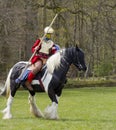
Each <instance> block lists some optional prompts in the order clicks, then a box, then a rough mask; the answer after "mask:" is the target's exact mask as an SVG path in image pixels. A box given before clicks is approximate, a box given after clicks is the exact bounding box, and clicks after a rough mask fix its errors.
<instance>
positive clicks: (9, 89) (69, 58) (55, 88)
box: [0, 46, 87, 119]
mask: <svg viewBox="0 0 116 130" xmlns="http://www.w3.org/2000/svg"><path fill="white" fill-rule="evenodd" d="M84 57H85V56H84V52H83V51H82V49H81V48H79V47H77V46H74V47H69V48H64V49H61V50H59V51H58V52H57V53H55V54H54V55H52V56H51V57H50V58H49V59H48V60H47V62H46V65H45V66H44V67H43V69H42V70H41V73H39V74H37V76H36V78H34V79H33V81H32V83H31V85H32V87H33V91H30V90H28V88H27V90H28V91H29V98H28V100H29V103H30V111H31V112H32V113H33V114H34V116H35V117H39V118H45V119H59V116H58V102H59V98H60V96H61V94H62V89H63V88H64V84H65V82H66V79H67V78H66V74H67V72H68V70H69V67H70V65H71V64H74V65H75V66H76V68H77V69H78V70H79V71H81V70H82V71H84V72H85V71H86V69H87V67H86V63H85V58H84ZM27 63H28V62H25V61H20V62H18V63H16V64H15V65H14V66H13V67H12V68H11V69H10V71H9V73H8V76H7V79H6V82H5V86H4V90H2V92H1V94H0V95H9V96H7V97H8V99H7V103H6V108H5V109H4V110H3V111H2V113H3V119H10V118H12V113H11V106H12V103H13V99H14V96H15V94H16V91H17V90H18V88H19V87H20V86H21V85H22V86H23V87H24V88H26V87H25V85H24V84H23V83H20V84H18V83H16V82H15V80H16V78H18V77H19V76H20V74H21V72H22V71H23V69H24V68H25V66H26V65H27ZM39 77H41V81H42V82H41V83H40V81H39V80H38V79H39ZM36 92H46V93H47V94H48V97H49V98H50V100H51V105H49V106H48V107H46V108H45V111H44V113H43V112H42V111H41V110H40V109H39V108H38V106H37V105H36V101H35V93H36Z"/></svg>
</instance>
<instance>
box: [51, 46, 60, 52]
mask: <svg viewBox="0 0 116 130" xmlns="http://www.w3.org/2000/svg"><path fill="white" fill-rule="evenodd" d="M58 50H60V47H59V46H58V45H56V44H54V45H53V47H52V49H51V54H54V53H56V52H57V51H58Z"/></svg>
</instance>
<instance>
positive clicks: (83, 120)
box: [0, 87, 116, 130]
mask: <svg viewBox="0 0 116 130" xmlns="http://www.w3.org/2000/svg"><path fill="white" fill-rule="evenodd" d="M27 98H28V92H27V91H18V92H17V94H16V96H15V99H14V102H13V107H12V114H13V119H10V120H3V119H2V113H0V130H6V129H7V130H116V87H106V88H105V87H100V88H94V87H93V88H78V89H64V90H63V93H62V96H61V99H60V102H59V108H58V112H59V117H60V119H59V120H46V119H40V118H36V117H34V116H33V115H32V114H30V112H29V104H28V100H27ZM36 101H37V105H38V106H39V108H40V109H41V110H42V111H44V108H45V107H46V106H47V105H48V104H50V103H51V102H50V100H49V98H48V96H47V95H46V94H45V93H37V94H36ZM5 105H6V99H5V98H3V97H0V110H2V109H4V107H5Z"/></svg>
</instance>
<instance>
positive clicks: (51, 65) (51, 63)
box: [46, 51, 61, 73]
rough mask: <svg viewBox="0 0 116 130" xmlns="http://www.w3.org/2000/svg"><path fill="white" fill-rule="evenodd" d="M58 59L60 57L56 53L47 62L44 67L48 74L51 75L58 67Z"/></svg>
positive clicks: (58, 53)
mask: <svg viewBox="0 0 116 130" xmlns="http://www.w3.org/2000/svg"><path fill="white" fill-rule="evenodd" d="M60 59H61V55H60V52H59V51H58V52H57V53H55V54H54V55H52V56H51V57H50V58H49V59H48V60H47V62H46V65H47V68H48V71H49V72H50V73H53V71H54V69H55V68H58V66H59V65H60Z"/></svg>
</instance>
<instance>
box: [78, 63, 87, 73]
mask: <svg viewBox="0 0 116 130" xmlns="http://www.w3.org/2000/svg"><path fill="white" fill-rule="evenodd" d="M77 67H78V70H79V71H81V70H82V71H84V72H85V71H86V70H87V67H86V66H82V65H81V64H79V65H78V66H77Z"/></svg>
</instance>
